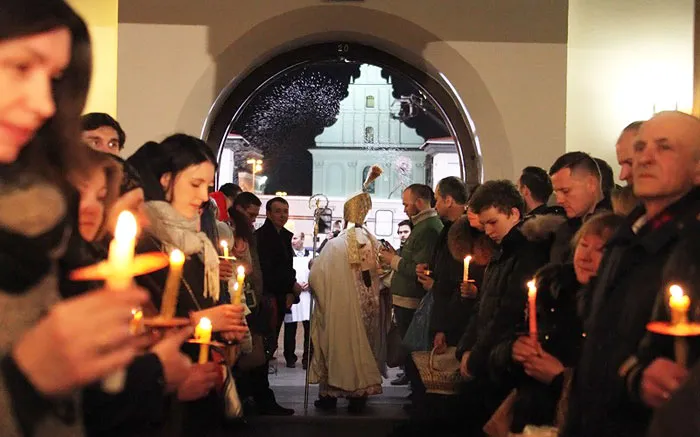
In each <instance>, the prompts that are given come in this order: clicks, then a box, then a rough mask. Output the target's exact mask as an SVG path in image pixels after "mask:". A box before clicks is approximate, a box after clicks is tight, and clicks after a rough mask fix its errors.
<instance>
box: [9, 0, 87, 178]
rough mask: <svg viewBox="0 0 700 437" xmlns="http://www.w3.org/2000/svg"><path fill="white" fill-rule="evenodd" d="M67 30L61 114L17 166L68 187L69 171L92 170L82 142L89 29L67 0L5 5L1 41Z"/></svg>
mask: <svg viewBox="0 0 700 437" xmlns="http://www.w3.org/2000/svg"><path fill="white" fill-rule="evenodd" d="M61 27H66V28H68V30H69V31H70V34H71V58H70V62H69V64H68V66H67V68H66V70H65V71H64V74H63V77H62V78H61V79H59V80H56V81H55V82H54V84H53V98H54V100H55V103H56V113H55V114H54V115H53V116H52V117H51V118H49V119H48V120H46V122H45V123H44V125H43V126H42V127H41V128H40V129H39V131H38V132H37V133H36V135H35V136H34V138H33V139H32V140H31V141H30V142H29V144H27V145H26V146H25V147H24V148H23V149H22V152H21V153H20V155H19V157H18V159H17V161H18V163H19V164H20V165H22V166H23V167H25V168H27V169H29V170H33V171H36V172H37V173H40V174H43V175H46V176H47V177H49V178H51V179H54V180H56V181H60V182H64V180H65V177H64V175H65V174H66V173H67V172H68V171H79V172H84V171H85V169H86V168H87V165H86V158H85V155H86V153H87V151H86V146H85V145H84V144H83V143H82V141H81V140H80V114H81V113H82V111H83V108H84V106H85V101H86V99H87V93H88V89H89V86H90V74H91V69H92V57H91V51H90V36H89V34H88V30H87V27H86V25H85V22H83V20H82V19H81V18H80V17H79V16H78V15H77V14H76V13H75V12H74V11H73V9H71V8H70V6H68V5H67V4H66V3H65V2H64V1H63V0H3V1H2V7H0V41H3V40H7V39H11V38H20V37H25V36H30V35H35V34H39V33H44V32H48V31H51V30H54V29H58V28H61ZM0 92H2V90H0Z"/></svg>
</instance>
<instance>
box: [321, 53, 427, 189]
mask: <svg viewBox="0 0 700 437" xmlns="http://www.w3.org/2000/svg"><path fill="white" fill-rule="evenodd" d="M381 71H382V70H381V68H380V67H376V66H374V65H368V64H362V65H361V66H360V77H359V78H357V79H355V80H354V81H352V82H351V83H350V85H349V87H348V96H347V97H346V98H345V99H344V100H343V101H342V102H341V103H340V112H339V114H338V119H337V121H336V122H335V124H333V125H332V126H330V127H328V128H326V129H325V130H324V131H323V133H322V134H320V135H319V136H317V137H316V147H315V148H312V149H309V152H310V153H311V155H312V156H313V184H312V186H313V193H323V194H325V195H327V196H338V197H345V196H348V195H350V194H352V193H355V192H358V191H359V190H360V189H361V186H362V182H363V181H364V179H365V176H366V175H367V172H368V171H369V168H370V167H371V166H372V165H373V164H378V165H380V166H381V167H382V168H383V169H384V174H383V175H382V176H381V177H380V178H379V179H378V180H377V181H376V182H375V183H374V187H373V190H370V192H372V193H373V197H376V198H383V199H389V198H391V199H400V198H401V192H402V191H403V188H405V187H406V186H408V185H410V184H412V183H425V182H426V168H425V165H426V152H425V151H423V150H421V146H422V145H423V144H424V139H423V138H422V137H420V136H419V135H418V134H417V133H416V131H415V130H414V129H412V128H410V127H407V126H406V125H405V124H404V123H402V122H401V121H399V120H398V119H396V118H394V117H393V116H392V110H394V111H397V110H398V108H397V107H393V108H392V104H393V103H394V101H395V99H394V97H393V96H392V91H393V90H392V85H391V82H390V81H389V80H388V79H386V78H384V77H382V75H381Z"/></svg>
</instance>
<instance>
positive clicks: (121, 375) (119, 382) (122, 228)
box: [102, 211, 137, 393]
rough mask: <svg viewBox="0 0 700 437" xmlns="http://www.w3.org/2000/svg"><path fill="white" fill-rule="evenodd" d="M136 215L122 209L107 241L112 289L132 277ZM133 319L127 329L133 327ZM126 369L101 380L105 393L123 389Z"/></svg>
mask: <svg viewBox="0 0 700 437" xmlns="http://www.w3.org/2000/svg"><path fill="white" fill-rule="evenodd" d="M136 232H137V226H136V217H134V215H133V214H132V213H130V212H129V211H122V212H121V213H120V214H119V217H118V218H117V226H116V228H115V230H114V238H113V239H112V242H111V243H109V255H108V258H107V263H108V264H109V274H108V275H107V277H106V278H105V284H106V285H107V287H108V288H111V289H112V290H124V289H126V288H127V287H129V285H130V284H131V279H132V277H133V272H132V270H133V269H132V264H133V262H134V248H135V247H136ZM134 326H135V325H134V324H133V321H132V322H131V323H130V325H129V329H130V330H133V329H134ZM125 381H126V370H125V369H119V370H117V371H115V372H114V373H112V374H110V375H107V377H105V379H103V380H102V389H103V390H104V391H105V392H107V393H120V392H121V391H122V390H123V389H124V382H125Z"/></svg>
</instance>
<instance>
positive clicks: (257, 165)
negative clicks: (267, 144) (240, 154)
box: [246, 159, 262, 192]
mask: <svg viewBox="0 0 700 437" xmlns="http://www.w3.org/2000/svg"><path fill="white" fill-rule="evenodd" d="M246 163H247V164H250V166H251V168H252V170H253V192H255V188H256V186H255V185H256V184H255V175H256V174H258V173H259V172H261V171H262V159H249V160H247V161H246Z"/></svg>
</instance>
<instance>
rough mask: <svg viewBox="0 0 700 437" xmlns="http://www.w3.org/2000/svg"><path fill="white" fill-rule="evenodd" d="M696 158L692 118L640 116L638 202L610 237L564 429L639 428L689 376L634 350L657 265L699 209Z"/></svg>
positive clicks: (608, 432) (604, 431)
mask: <svg viewBox="0 0 700 437" xmlns="http://www.w3.org/2000/svg"><path fill="white" fill-rule="evenodd" d="M699 165H700V121H699V120H698V119H697V118H695V117H693V116H690V115H687V114H683V113H680V112H662V113H659V114H656V115H655V116H654V117H653V118H651V119H650V120H649V121H645V122H644V124H642V126H641V128H640V130H639V135H638V137H637V140H636V142H635V144H634V154H633V162H632V175H633V184H632V185H633V187H634V193H635V195H636V196H637V197H639V198H640V200H641V202H642V205H641V206H640V207H638V208H637V209H635V210H634V211H633V212H632V213H631V214H630V215H629V216H628V218H627V220H626V222H625V223H624V225H623V226H622V227H621V228H620V230H619V231H618V232H617V233H616V234H615V235H614V236H613V238H612V239H611V240H610V241H609V242H608V245H607V250H606V254H605V256H604V258H603V261H602V262H601V268H600V271H599V272H598V277H597V280H596V281H595V283H594V287H593V288H592V303H591V311H590V314H589V315H588V319H587V324H586V330H587V341H586V343H585V344H584V348H583V352H582V356H581V360H580V362H579V365H578V367H577V374H576V377H575V380H574V383H573V385H572V392H571V396H570V403H569V417H568V419H567V422H566V426H565V428H564V429H563V435H564V436H567V437H569V436H589V435H597V436H601V437H604V436H621V435H622V436H626V435H643V434H644V433H645V432H646V428H647V425H648V420H649V418H650V413H651V410H650V409H649V406H651V407H658V406H659V405H661V404H663V403H665V402H666V401H667V400H668V399H669V398H670V397H671V395H672V394H673V392H674V391H675V390H676V389H677V388H678V386H679V385H680V383H682V381H683V380H684V378H685V375H686V372H687V371H686V370H685V369H683V368H682V367H680V366H679V365H678V364H676V363H674V362H673V361H672V360H671V359H669V358H663V356H664V355H665V356H667V357H668V356H669V353H668V352H667V353H662V351H659V350H655V351H652V352H653V353H652V354H651V355H650V356H649V355H646V354H640V353H639V350H638V349H639V346H640V341H641V340H642V338H643V337H644V336H645V334H646V324H647V322H649V320H650V318H651V315H652V309H653V306H654V302H655V301H656V300H657V296H658V294H659V293H660V292H661V291H663V292H664V293H668V288H667V285H668V284H664V283H663V281H662V270H663V266H664V264H665V262H666V260H667V259H668V258H669V254H670V253H671V252H672V250H673V249H674V247H676V245H677V244H678V242H679V240H680V237H681V229H682V228H684V227H686V226H687V223H689V222H692V221H694V220H696V216H697V214H698V213H700V191H699V190H698V188H697V187H694V184H695V183H696V182H697V180H696V178H697V174H698V169H699ZM664 299H665V300H666V301H667V299H668V295H665V298H664ZM671 353H672V352H671ZM640 355H641V356H640ZM601 357H604V358H601Z"/></svg>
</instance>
